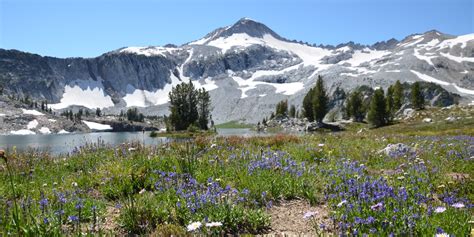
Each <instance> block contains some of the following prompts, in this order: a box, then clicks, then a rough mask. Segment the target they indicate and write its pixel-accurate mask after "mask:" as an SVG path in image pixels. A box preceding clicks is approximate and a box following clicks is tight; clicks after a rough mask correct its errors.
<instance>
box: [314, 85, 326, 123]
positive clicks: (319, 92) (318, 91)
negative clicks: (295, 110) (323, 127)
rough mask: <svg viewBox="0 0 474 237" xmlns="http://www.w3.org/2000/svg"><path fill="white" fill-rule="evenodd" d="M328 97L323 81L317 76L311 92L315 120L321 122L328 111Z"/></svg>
mask: <svg viewBox="0 0 474 237" xmlns="http://www.w3.org/2000/svg"><path fill="white" fill-rule="evenodd" d="M328 102H329V98H328V95H327V94H326V89H325V88H324V82H323V79H322V78H321V76H318V81H317V82H316V87H315V88H314V94H313V114H314V119H315V120H316V122H318V123H321V122H322V121H323V118H324V116H325V115H326V113H327V112H328Z"/></svg>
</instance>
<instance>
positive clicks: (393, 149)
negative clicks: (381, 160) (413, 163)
mask: <svg viewBox="0 0 474 237" xmlns="http://www.w3.org/2000/svg"><path fill="white" fill-rule="evenodd" d="M412 152H415V148H413V147H411V146H408V145H405V144H403V143H397V144H388V145H387V146H386V147H385V148H384V149H382V150H380V151H378V153H379V154H385V155H387V156H390V157H400V156H404V155H407V154H410V153H412Z"/></svg>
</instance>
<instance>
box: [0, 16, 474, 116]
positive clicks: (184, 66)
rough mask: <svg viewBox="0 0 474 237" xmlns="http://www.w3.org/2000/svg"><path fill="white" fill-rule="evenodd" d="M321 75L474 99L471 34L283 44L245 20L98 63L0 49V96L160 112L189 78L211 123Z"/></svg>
mask: <svg viewBox="0 0 474 237" xmlns="http://www.w3.org/2000/svg"><path fill="white" fill-rule="evenodd" d="M318 75H322V76H323V79H324V81H325V83H326V86H327V87H328V88H329V91H330V93H333V92H334V91H336V88H338V87H339V88H342V89H344V90H346V91H350V90H352V89H354V88H355V87H357V86H360V85H367V86H369V87H372V88H374V87H384V88H386V87H387V86H388V85H390V84H392V83H394V82H395V81H396V80H400V81H402V82H414V81H427V82H433V83H436V84H438V85H440V86H442V87H443V88H444V89H446V90H447V91H450V92H453V93H457V94H459V95H461V96H462V101H463V102H467V103H469V102H471V101H473V100H474V33H473V34H468V35H461V36H451V35H448V34H443V33H441V32H438V31H435V30H432V31H428V32H425V33H422V34H413V35H409V36H407V37H406V38H404V39H402V40H401V41H398V40H396V39H389V40H387V41H381V42H377V43H375V44H373V45H361V44H357V43H354V42H351V41H349V42H348V43H345V44H340V45H337V46H330V45H329V46H322V45H320V46H316V45H309V44H307V43H302V42H297V41H294V40H288V39H285V38H283V37H281V36H279V35H278V34H277V33H275V32H274V31H273V30H271V29H270V28H268V27H267V26H265V25H264V24H262V23H259V22H256V21H253V20H251V19H248V18H243V19H241V20H239V21H238V22H236V23H235V24H233V25H231V26H228V27H223V28H219V29H216V30H214V31H212V32H211V33H209V34H207V35H205V36H204V37H203V38H202V39H199V40H196V41H193V42H190V43H187V44H184V45H181V46H179V47H178V46H174V45H166V46H163V47H160V46H149V47H125V48H121V49H117V50H115V51H112V52H108V53H105V54H103V55H101V56H99V57H96V58H65V59H61V58H53V57H43V56H39V55H36V54H30V53H26V52H20V51H17V50H3V49H0V83H1V84H0V85H2V86H3V87H4V90H5V92H6V93H13V94H17V95H19V96H26V95H29V96H30V97H33V98H37V99H42V100H43V99H44V100H48V101H49V103H50V104H51V107H52V108H53V109H56V110H61V109H64V108H67V107H68V106H84V107H88V108H97V107H99V108H102V109H103V110H104V111H105V113H119V112H120V110H124V109H126V108H127V107H133V106H135V107H139V108H140V110H141V111H142V112H144V113H145V114H153V115H163V114H167V113H168V106H167V101H168V93H169V91H170V90H171V88H172V86H174V85H177V84H179V83H181V82H182V81H188V80H192V81H193V82H194V84H195V85H196V86H197V87H203V88H206V89H207V90H209V91H210V93H211V97H212V106H213V108H214V110H213V118H214V119H215V120H216V122H217V123H221V122H225V121H231V120H242V121H246V122H255V121H258V120H260V119H262V118H263V117H265V116H269V114H270V113H271V111H273V109H274V105H275V104H276V103H277V102H278V101H280V100H283V99H288V101H289V103H290V104H295V105H298V106H299V105H300V104H301V101H302V98H303V96H304V94H305V93H306V92H307V91H308V90H309V88H310V87H312V86H313V85H314V83H315V80H316V78H317V76H318Z"/></svg>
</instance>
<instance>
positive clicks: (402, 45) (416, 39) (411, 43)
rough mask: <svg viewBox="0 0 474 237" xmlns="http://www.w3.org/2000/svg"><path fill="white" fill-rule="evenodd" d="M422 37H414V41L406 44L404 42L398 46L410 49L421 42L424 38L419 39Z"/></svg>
mask: <svg viewBox="0 0 474 237" xmlns="http://www.w3.org/2000/svg"><path fill="white" fill-rule="evenodd" d="M421 36H422V35H415V36H413V37H412V39H415V41H408V42H405V43H402V44H400V45H399V46H400V47H404V48H407V47H410V46H413V45H416V44H418V43H420V42H421V41H423V40H424V39H425V38H423V37H421Z"/></svg>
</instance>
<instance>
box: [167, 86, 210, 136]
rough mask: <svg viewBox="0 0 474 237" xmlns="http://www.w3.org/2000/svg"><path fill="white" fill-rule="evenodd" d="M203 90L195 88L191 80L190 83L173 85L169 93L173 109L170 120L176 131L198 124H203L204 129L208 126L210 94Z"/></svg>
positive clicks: (171, 109) (171, 108)
mask: <svg viewBox="0 0 474 237" xmlns="http://www.w3.org/2000/svg"><path fill="white" fill-rule="evenodd" d="M203 91H204V90H201V91H200V90H197V89H195V88H194V85H193V83H192V82H191V80H189V83H181V84H179V85H177V86H176V87H173V89H172V90H171V92H170V93H169V98H170V111H171V114H170V117H169V120H170V124H171V125H172V126H173V127H174V129H175V130H176V131H180V130H186V129H188V128H189V127H190V126H191V125H193V126H194V125H196V124H199V125H202V127H203V129H205V127H207V123H208V121H209V120H208V118H209V114H210V112H209V111H210V109H209V105H210V96H209V94H208V92H203ZM199 111H200V113H201V114H202V116H201V117H200V113H199ZM204 124H206V125H205V126H204Z"/></svg>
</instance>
